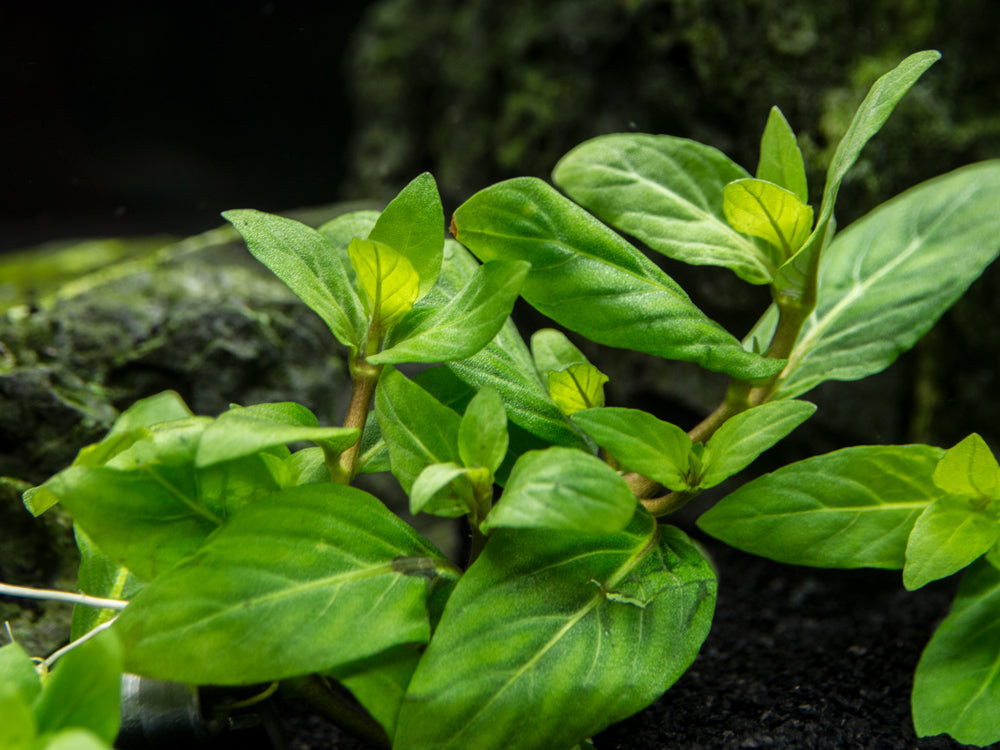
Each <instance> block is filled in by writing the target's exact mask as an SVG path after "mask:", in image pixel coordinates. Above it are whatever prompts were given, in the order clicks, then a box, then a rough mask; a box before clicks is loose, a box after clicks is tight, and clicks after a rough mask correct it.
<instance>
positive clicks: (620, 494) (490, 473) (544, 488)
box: [375, 369, 636, 533]
mask: <svg viewBox="0 0 1000 750" xmlns="http://www.w3.org/2000/svg"><path fill="white" fill-rule="evenodd" d="M375 413H376V416H377V418H378V421H379V424H380V425H382V432H383V436H384V438H385V441H386V443H387V445H388V448H389V458H390V464H391V467H392V472H393V474H394V475H395V476H396V478H397V479H398V480H399V482H400V484H401V485H402V486H403V488H404V490H406V491H407V493H408V494H409V495H410V503H411V510H413V512H417V511H423V512H426V513H433V514H435V515H443V516H460V515H465V514H469V516H470V521H472V522H473V523H474V524H476V526H477V527H479V528H480V529H481V530H482V531H483V532H484V533H488V532H491V531H493V530H494V529H497V528H503V527H516V528H552V529H567V530H577V531H586V532H591V533H593V532H599V531H616V530H619V529H622V528H624V527H625V525H626V524H628V522H629V520H630V519H631V518H632V515H633V513H634V512H635V507H636V503H635V498H634V497H633V495H632V493H631V491H630V490H629V489H628V486H627V485H626V484H625V482H624V481H623V480H622V479H621V477H619V476H618V474H617V473H616V472H615V471H614V470H613V469H611V467H609V466H607V464H605V463H604V462H603V461H601V460H599V459H597V458H596V457H594V456H592V455H590V454H589V453H586V452H584V451H581V450H578V449H571V448H563V447H559V446H555V447H550V448H547V449H545V450H534V451H529V452H526V453H524V454H523V455H521V456H519V457H518V458H517V460H516V462H515V463H514V465H513V468H512V469H511V472H510V475H509V476H508V478H507V481H506V487H505V490H504V493H503V496H502V497H501V499H500V501H499V502H498V503H497V505H496V507H494V508H493V509H492V510H491V509H490V504H491V501H492V486H493V482H494V479H495V475H496V471H497V469H498V468H499V466H500V463H501V462H502V460H503V458H504V455H505V453H506V451H507V446H508V436H507V431H506V417H505V412H504V409H503V404H502V402H501V401H500V399H499V397H498V396H497V395H496V394H495V393H494V392H492V391H480V392H479V394H477V395H476V396H475V397H474V398H473V399H472V401H471V402H470V403H469V405H468V406H467V407H466V409H465V413H464V415H461V416H460V415H459V414H458V413H457V412H455V411H452V410H451V409H450V408H448V407H447V406H444V405H443V404H442V403H441V402H440V401H438V400H437V399H436V398H434V397H433V396H432V395H431V394H430V393H428V392H427V391H425V390H424V389H423V388H421V387H420V386H419V385H418V384H417V383H415V382H413V381H411V380H408V379H407V378H405V377H404V376H403V375H402V374H400V373H399V372H397V371H395V370H391V369H390V370H387V371H386V372H385V373H384V374H383V376H382V380H381V382H380V385H379V389H378V391H377V393H376V397H375Z"/></svg>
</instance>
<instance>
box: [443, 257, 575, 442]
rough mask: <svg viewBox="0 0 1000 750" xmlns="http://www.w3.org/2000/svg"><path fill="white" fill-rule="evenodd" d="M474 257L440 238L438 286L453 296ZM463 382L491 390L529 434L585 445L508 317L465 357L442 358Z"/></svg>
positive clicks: (471, 268)
mask: <svg viewBox="0 0 1000 750" xmlns="http://www.w3.org/2000/svg"><path fill="white" fill-rule="evenodd" d="M478 268H479V263H478V262H477V261H476V259H475V258H473V257H472V256H471V255H470V254H469V252H468V251H467V250H466V249H465V248H464V247H462V246H461V245H459V244H458V243H457V242H455V241H454V240H448V241H447V242H446V243H445V262H444V265H443V267H442V269H441V276H440V277H439V278H438V287H437V289H438V291H440V292H441V294H443V295H444V296H446V297H449V298H450V297H454V296H455V295H456V294H457V293H458V292H459V290H460V289H462V288H463V287H464V286H466V284H468V281H469V279H470V278H471V277H472V275H473V274H474V273H475V272H476V269H478ZM446 364H447V366H448V369H449V370H451V371H452V372H453V373H454V374H455V375H456V376H458V377H459V378H460V379H461V380H462V381H463V382H465V383H468V384H469V385H471V386H474V387H475V388H476V389H481V388H486V387H490V388H493V389H494V390H496V392H497V393H499V394H500V397H501V398H502V399H503V402H504V406H506V408H507V417H508V418H509V419H510V421H511V422H513V423H514V424H516V425H519V426H520V427H523V428H524V429H525V430H526V431H528V432H529V433H531V434H532V435H537V436H539V437H541V438H542V439H544V440H546V441H548V442H549V443H554V444H556V445H566V446H569V447H580V448H583V447H585V444H584V442H583V439H582V438H581V437H580V435H579V433H578V432H577V431H576V430H575V429H574V427H573V426H572V425H571V424H570V422H569V420H568V419H567V418H566V417H565V415H563V413H562V412H561V411H559V407H558V406H556V405H555V403H554V402H553V401H552V399H551V398H550V397H549V393H548V390H546V388H545V386H544V384H543V382H542V380H541V379H540V378H539V376H538V373H537V372H536V371H535V369H534V367H533V366H532V359H531V355H530V354H529V353H528V347H527V346H525V343H524V340H523V339H522V338H521V334H519V333H518V331H517V327H516V326H515V325H514V323H513V321H511V320H510V319H509V318H508V319H507V321H506V322H505V323H504V324H503V327H501V329H500V332H499V333H498V334H497V335H496V336H495V337H494V338H493V340H492V341H491V342H490V343H488V344H487V345H486V346H485V347H483V348H482V349H480V350H479V351H478V352H476V353H475V354H473V355H472V356H471V357H468V358H467V359H461V360H456V361H452V362H447V363H446Z"/></svg>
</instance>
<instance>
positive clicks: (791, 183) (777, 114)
mask: <svg viewBox="0 0 1000 750" xmlns="http://www.w3.org/2000/svg"><path fill="white" fill-rule="evenodd" d="M756 176H757V179H758V180H767V181H768V182H773V183H774V184H775V185H779V186H781V187H783V188H785V190H789V191H791V192H792V193H793V194H794V195H795V196H796V197H797V198H798V199H799V200H800V201H802V202H803V203H808V202H809V188H808V183H807V182H806V167H805V164H804V163H803V161H802V152H801V151H800V150H799V142H798V140H796V138H795V133H794V132H793V131H792V127H791V126H790V125H789V124H788V120H786V119H785V116H784V115H783V114H782V113H781V110H780V109H778V108H777V107H771V113H770V114H769V115H768V117H767V125H765V126H764V135H763V136H761V139H760V159H759V160H758V162H757V175H756Z"/></svg>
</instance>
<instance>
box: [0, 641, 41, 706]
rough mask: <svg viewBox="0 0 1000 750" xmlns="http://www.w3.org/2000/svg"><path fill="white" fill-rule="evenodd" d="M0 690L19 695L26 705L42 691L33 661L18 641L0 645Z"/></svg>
mask: <svg viewBox="0 0 1000 750" xmlns="http://www.w3.org/2000/svg"><path fill="white" fill-rule="evenodd" d="M0 692H10V693H13V694H15V695H17V696H19V697H20V698H21V699H22V700H23V701H24V702H25V703H26V704H27V705H31V704H32V703H34V701H35V699H36V698H37V697H38V695H39V694H40V693H41V692H42V682H41V679H40V678H39V676H38V672H36V671H35V663H34V662H33V661H32V660H31V657H30V656H28V654H27V653H26V652H25V650H24V648H22V646H21V645H20V644H19V643H8V644H7V645H6V646H3V647H0Z"/></svg>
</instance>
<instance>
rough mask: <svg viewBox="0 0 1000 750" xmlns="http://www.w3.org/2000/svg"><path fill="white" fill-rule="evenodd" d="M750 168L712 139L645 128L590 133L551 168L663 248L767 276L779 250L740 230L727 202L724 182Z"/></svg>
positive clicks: (606, 213) (585, 200)
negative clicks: (646, 131)
mask: <svg viewBox="0 0 1000 750" xmlns="http://www.w3.org/2000/svg"><path fill="white" fill-rule="evenodd" d="M749 176H750V175H748V174H747V173H746V171H745V170H744V169H743V168H742V167H740V166H738V165H737V164H735V163H734V162H733V161H731V160H730V159H729V157H727V156H726V155H725V154H723V153H722V152H721V151H718V150H716V149H714V148H712V147H710V146H706V145H704V144H701V143H696V142H694V141H690V140H687V139H685V138H675V137H673V136H667V135H646V134H641V133H628V134H626V133H621V134H614V135H605V136H600V137H598V138H593V139H591V140H589V141H586V142H585V143H582V144H581V145H579V146H577V147H576V148H574V149H573V150H572V151H570V152H569V153H568V154H566V156H564V157H563V158H562V159H561V160H560V161H559V163H558V164H557V165H556V168H555V170H554V171H553V173H552V179H553V181H554V182H555V183H556V185H558V186H559V187H560V188H562V189H563V190H564V191H566V194H567V195H569V196H570V197H571V198H572V199H573V200H575V201H577V202H578V203H580V205H582V206H584V207H585V208H587V209H588V210H590V211H593V212H594V213H595V214H596V215H597V216H598V217H600V218H601V219H602V220H604V221H606V222H607V223H608V224H610V225H611V226H613V227H614V228H615V229H618V230H620V231H622V232H625V233H627V234H630V235H632V236H633V237H635V238H636V239H638V240H640V241H641V242H643V243H645V244H646V245H648V246H649V247H651V248H652V249H654V250H656V251H657V252H660V253H663V254H664V255H666V256H667V257H669V258H674V259H676V260H680V261H684V262H685V263H693V264H697V265H712V266H724V267H726V268H730V269H732V271H733V272H734V273H735V274H736V275H737V276H739V277H740V278H741V279H743V280H744V281H749V282H750V283H752V284H766V283H767V282H769V281H770V280H771V278H772V276H773V274H774V272H775V270H776V269H777V263H776V261H777V258H776V256H772V255H771V254H770V253H769V251H768V250H767V249H766V248H765V247H764V246H763V245H758V244H757V243H756V242H754V241H752V240H749V239H748V238H746V237H744V236H742V235H741V234H739V233H738V232H736V231H734V230H733V229H732V228H731V227H730V226H729V224H728V223H727V222H726V218H725V214H724V213H723V209H722V190H723V188H724V187H725V186H726V185H727V184H729V183H730V182H732V181H733V180H739V179H743V178H745V177H749Z"/></svg>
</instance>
